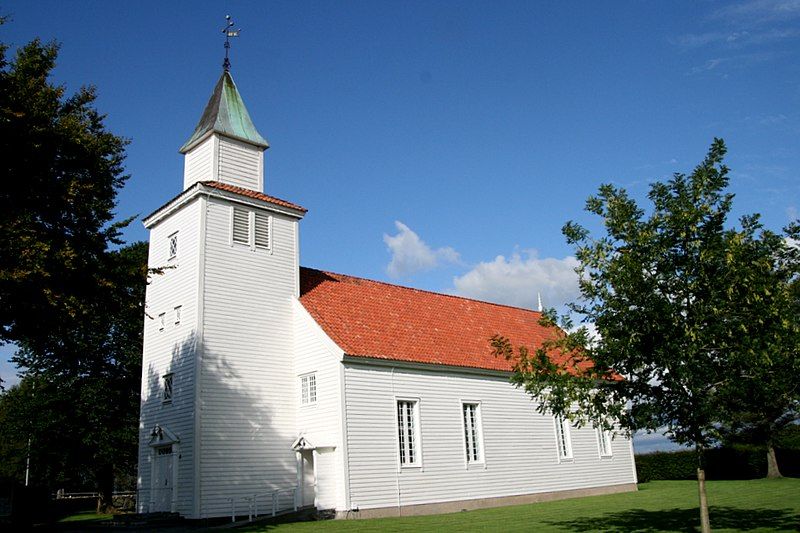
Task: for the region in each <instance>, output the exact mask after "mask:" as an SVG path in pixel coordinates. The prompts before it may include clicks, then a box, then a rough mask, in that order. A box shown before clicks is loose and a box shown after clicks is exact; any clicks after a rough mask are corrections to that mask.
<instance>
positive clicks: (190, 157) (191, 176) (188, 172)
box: [183, 135, 217, 190]
mask: <svg viewBox="0 0 800 533" xmlns="http://www.w3.org/2000/svg"><path fill="white" fill-rule="evenodd" d="M216 142H217V140H216V137H215V136H214V135H211V136H210V137H208V138H207V139H206V140H204V141H203V142H201V143H200V144H198V145H197V146H195V147H194V148H192V149H191V150H190V151H189V152H187V154H186V156H185V158H184V163H183V188H184V190H186V189H188V188H189V187H191V186H192V185H194V184H195V183H197V182H198V181H217V176H216V169H215V168H214V167H215V165H214V145H215V143H216Z"/></svg>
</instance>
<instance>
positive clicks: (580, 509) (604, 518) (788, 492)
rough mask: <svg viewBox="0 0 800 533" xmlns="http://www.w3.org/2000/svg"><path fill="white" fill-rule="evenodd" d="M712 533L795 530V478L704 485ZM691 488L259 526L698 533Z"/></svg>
mask: <svg viewBox="0 0 800 533" xmlns="http://www.w3.org/2000/svg"><path fill="white" fill-rule="evenodd" d="M708 499H709V502H710V506H711V527H712V529H713V530H714V531H715V532H718V531H800V479H792V478H783V479H776V480H767V479H757V480H751V481H709V482H708ZM698 516H699V515H698V510H697V484H696V482H693V481H653V482H650V483H645V484H642V485H640V486H639V491H638V492H630V493H625V494H612V495H609V496H592V497H588V498H576V499H571V500H561V501H555V502H545V503H536V504H531V505H520V506H515V507H500V508H495V509H485V510H480V511H468V512H461V513H453V514H446V515H434V516H420V517H407V518H383V519H373V520H358V521H349V520H348V521H345V520H329V521H322V522H302V523H294V524H292V523H285V524H273V525H262V526H260V527H250V528H246V529H243V530H238V531H251V532H255V531H269V532H271V533H273V532H274V533H302V532H305V531H314V532H323V533H324V532H329V531H331V532H337V531H347V532H348V533H354V532H355V533H360V532H380V533H387V532H394V531H409V532H412V531H413V532H419V531H437V532H438V531H491V532H496V531H537V532H539V531H649V532H655V531H692V530H693V529H695V528H696V529H699V519H698Z"/></svg>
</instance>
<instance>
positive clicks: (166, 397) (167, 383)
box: [161, 373, 174, 402]
mask: <svg viewBox="0 0 800 533" xmlns="http://www.w3.org/2000/svg"><path fill="white" fill-rule="evenodd" d="M173 377H174V376H173V374H172V373H170V374H164V376H163V377H162V381H163V388H162V394H161V400H162V401H163V402H171V401H172V383H173V380H172V378H173Z"/></svg>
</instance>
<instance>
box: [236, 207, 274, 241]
mask: <svg viewBox="0 0 800 533" xmlns="http://www.w3.org/2000/svg"><path fill="white" fill-rule="evenodd" d="M231 211H232V212H231V242H233V243H236V244H245V245H247V246H250V248H251V249H253V250H255V249H256V248H266V249H269V248H270V239H271V237H272V235H271V233H272V231H271V229H272V228H271V218H272V217H270V216H269V215H268V214H266V213H259V212H254V211H251V210H249V209H246V208H244V207H239V206H234V207H233V208H232V210H231Z"/></svg>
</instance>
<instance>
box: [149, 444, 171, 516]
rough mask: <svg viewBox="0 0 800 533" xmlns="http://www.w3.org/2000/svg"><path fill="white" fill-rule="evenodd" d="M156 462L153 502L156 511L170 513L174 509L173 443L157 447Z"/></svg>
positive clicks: (152, 510)
mask: <svg viewBox="0 0 800 533" xmlns="http://www.w3.org/2000/svg"><path fill="white" fill-rule="evenodd" d="M155 452H156V464H155V469H154V473H153V495H152V497H151V498H150V500H151V501H152V502H153V509H151V512H154V513H169V512H171V511H172V483H173V476H172V445H169V446H159V447H158V448H156V449H155Z"/></svg>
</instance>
